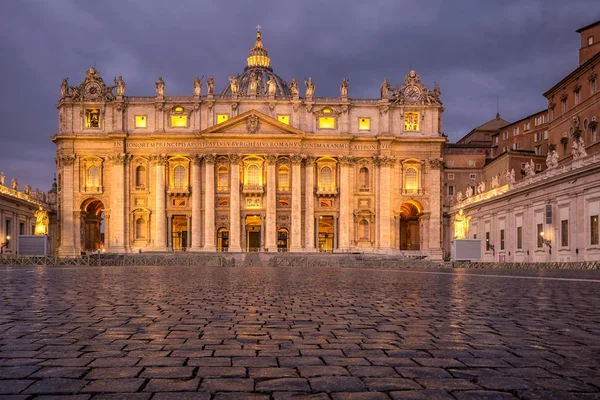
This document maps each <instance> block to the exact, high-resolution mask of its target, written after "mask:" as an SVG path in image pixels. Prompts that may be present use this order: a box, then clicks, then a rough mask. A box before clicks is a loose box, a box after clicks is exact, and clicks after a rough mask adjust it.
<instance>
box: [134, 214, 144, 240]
mask: <svg viewBox="0 0 600 400" xmlns="http://www.w3.org/2000/svg"><path fill="white" fill-rule="evenodd" d="M135 238H136V239H145V238H146V220H144V218H138V219H137V220H136V221H135Z"/></svg>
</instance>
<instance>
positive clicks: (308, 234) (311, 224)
mask: <svg viewBox="0 0 600 400" xmlns="http://www.w3.org/2000/svg"><path fill="white" fill-rule="evenodd" d="M314 173H315V157H313V156H307V157H306V158H305V159H304V221H305V222H304V224H305V226H304V241H305V243H304V250H305V251H310V252H313V251H315V175H314Z"/></svg>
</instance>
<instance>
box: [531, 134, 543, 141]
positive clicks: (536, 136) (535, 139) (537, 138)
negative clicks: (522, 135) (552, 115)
mask: <svg viewBox="0 0 600 400" xmlns="http://www.w3.org/2000/svg"><path fill="white" fill-rule="evenodd" d="M533 140H534V142H539V141H540V140H542V132H538V133H536V134H535V136H534V139H533Z"/></svg>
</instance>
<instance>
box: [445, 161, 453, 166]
mask: <svg viewBox="0 0 600 400" xmlns="http://www.w3.org/2000/svg"><path fill="white" fill-rule="evenodd" d="M446 164H448V166H449V167H454V160H448V162H447V163H446Z"/></svg>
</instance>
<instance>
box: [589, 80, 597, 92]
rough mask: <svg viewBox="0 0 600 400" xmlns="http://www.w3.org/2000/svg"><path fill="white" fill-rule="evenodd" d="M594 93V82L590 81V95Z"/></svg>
mask: <svg viewBox="0 0 600 400" xmlns="http://www.w3.org/2000/svg"><path fill="white" fill-rule="evenodd" d="M594 93H596V80H595V79H590V94H594Z"/></svg>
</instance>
